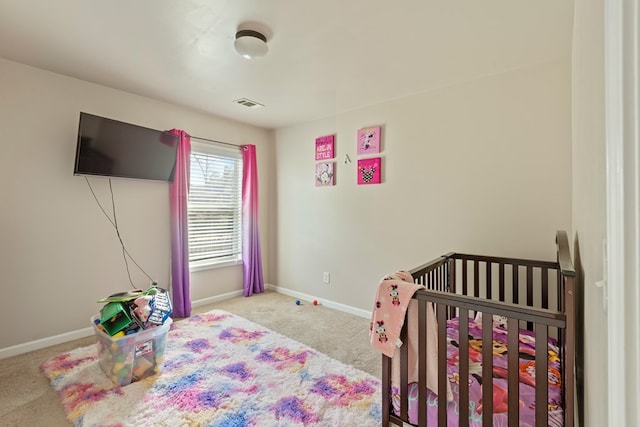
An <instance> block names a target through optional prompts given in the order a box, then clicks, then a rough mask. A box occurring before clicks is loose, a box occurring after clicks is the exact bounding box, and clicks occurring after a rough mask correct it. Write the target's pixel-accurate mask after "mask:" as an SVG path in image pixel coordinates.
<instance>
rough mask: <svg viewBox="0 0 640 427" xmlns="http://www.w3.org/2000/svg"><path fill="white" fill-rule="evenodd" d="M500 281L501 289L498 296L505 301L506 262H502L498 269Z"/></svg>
mask: <svg viewBox="0 0 640 427" xmlns="http://www.w3.org/2000/svg"><path fill="white" fill-rule="evenodd" d="M498 283H499V286H500V288H499V290H498V297H499V298H500V301H504V300H505V299H504V263H503V262H501V263H500V268H499V270H498Z"/></svg>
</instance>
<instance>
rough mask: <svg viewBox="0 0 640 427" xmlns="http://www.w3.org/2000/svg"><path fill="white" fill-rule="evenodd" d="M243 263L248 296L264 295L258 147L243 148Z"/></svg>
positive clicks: (245, 288)
mask: <svg viewBox="0 0 640 427" xmlns="http://www.w3.org/2000/svg"><path fill="white" fill-rule="evenodd" d="M242 262H243V268H244V296H245V297H249V296H251V295H253V294H254V293H260V292H264V279H263V277H262V255H261V253H260V233H259V231H258V171H257V166H256V146H255V145H251V144H248V145H243V146H242Z"/></svg>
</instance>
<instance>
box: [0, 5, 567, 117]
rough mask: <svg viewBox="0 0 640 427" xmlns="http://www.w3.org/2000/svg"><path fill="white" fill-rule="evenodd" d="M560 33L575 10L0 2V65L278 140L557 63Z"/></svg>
mask: <svg viewBox="0 0 640 427" xmlns="http://www.w3.org/2000/svg"><path fill="white" fill-rule="evenodd" d="M251 23H253V24H251ZM572 23H573V0H536V1H531V0H453V1H452V0H403V1H390V0H322V1H311V0H133V1H132V0H108V1H105V0H56V1H51V0H27V1H20V0H0V57H3V58H6V59H9V60H12V61H16V62H20V63H24V64H28V65H32V66H35V67H39V68H42V69H45V70H50V71H53V72H56V73H60V74H65V75H68V76H72V77H76V78H78V79H82V80H86V81H89V82H94V83H98V84H101V85H104V86H108V87H112V88H116V89H121V90H124V91H127V92H131V93H135V94H139V95H143V96H146V97H150V98H155V99H159V100H163V101H168V102H171V103H174V104H179V105H184V106H188V107H191V108H194V109H197V110H200V111H204V112H207V113H211V114H215V115H218V116H222V117H225V118H229V119H233V120H238V121H241V122H244V123H249V124H253V125H256V126H260V127H265V128H280V127H285V126H289V125H293V124H296V123H301V122H306V121H310V120H314V119H319V118H323V117H329V116H333V115H336V114H338V113H343V112H346V111H349V110H354V109H357V108H361V107H364V106H367V105H373V104H377V103H380V102H385V101H388V100H391V99H397V98H402V97H405V96H409V95H412V94H416V93H420V92H425V91H429V90H432V89H434V88H438V87H442V86H447V85H451V84H456V83H459V82H463V81H468V80H472V79H475V78H478V77H480V76H485V75H490V74H496V73H501V72H504V71H507V70H512V69H515V68H519V67H523V66H528V65H532V64H535V63H539V62H546V61H551V60H555V59H559V58H566V57H568V56H570V55H571V36H572V27H573V24H572ZM247 24H250V25H247ZM240 27H241V28H242V29H244V28H250V29H255V30H259V31H263V32H264V34H265V35H266V36H267V39H268V44H269V53H268V54H267V55H266V56H265V57H263V58H259V59H255V60H247V59H245V58H243V57H241V56H240V55H238V54H237V53H236V52H235V50H234V47H233V42H234V39H235V33H236V31H237V30H238V28H240ZM239 98H248V99H250V100H252V101H256V102H258V103H261V104H264V105H265V107H264V108H248V107H245V106H242V105H238V104H236V103H234V102H233V101H234V100H236V99H239Z"/></svg>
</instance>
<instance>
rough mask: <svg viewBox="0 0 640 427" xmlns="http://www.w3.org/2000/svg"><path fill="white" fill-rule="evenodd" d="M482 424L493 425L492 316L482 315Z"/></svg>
mask: <svg viewBox="0 0 640 427" xmlns="http://www.w3.org/2000/svg"><path fill="white" fill-rule="evenodd" d="M482 426H483V427H491V426H493V316H492V315H491V314H488V313H483V315H482Z"/></svg>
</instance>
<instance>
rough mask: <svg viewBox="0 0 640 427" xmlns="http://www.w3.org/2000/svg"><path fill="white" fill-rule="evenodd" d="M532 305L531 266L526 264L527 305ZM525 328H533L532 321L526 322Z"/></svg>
mask: <svg viewBox="0 0 640 427" xmlns="http://www.w3.org/2000/svg"><path fill="white" fill-rule="evenodd" d="M532 306H533V267H531V266H527V307H532ZM527 330H529V331H532V330H533V323H532V322H527Z"/></svg>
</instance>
